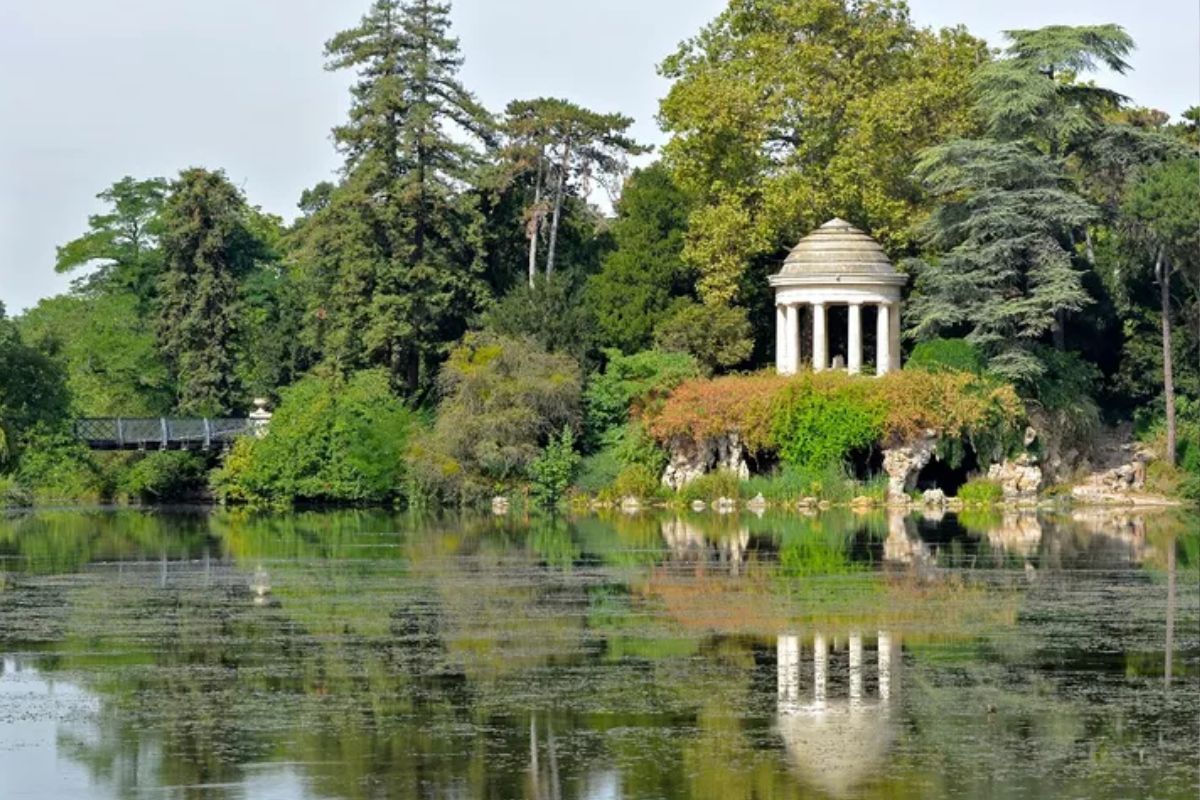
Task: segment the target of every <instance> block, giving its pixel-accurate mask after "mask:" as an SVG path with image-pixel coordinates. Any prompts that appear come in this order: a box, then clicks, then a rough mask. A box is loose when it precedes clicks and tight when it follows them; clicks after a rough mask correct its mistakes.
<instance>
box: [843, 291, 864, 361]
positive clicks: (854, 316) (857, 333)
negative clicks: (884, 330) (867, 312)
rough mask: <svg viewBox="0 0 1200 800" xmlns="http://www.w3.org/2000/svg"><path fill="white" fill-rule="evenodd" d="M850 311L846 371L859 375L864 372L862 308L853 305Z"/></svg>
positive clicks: (856, 304)
mask: <svg viewBox="0 0 1200 800" xmlns="http://www.w3.org/2000/svg"><path fill="white" fill-rule="evenodd" d="M848 311H849V312H850V313H849V315H848V317H849V320H850V323H849V330H848V331H847V335H846V371H847V372H849V373H850V374H851V375H857V374H858V373H860V372H862V306H861V305H859V304H858V303H851V304H850V306H849V308H848Z"/></svg>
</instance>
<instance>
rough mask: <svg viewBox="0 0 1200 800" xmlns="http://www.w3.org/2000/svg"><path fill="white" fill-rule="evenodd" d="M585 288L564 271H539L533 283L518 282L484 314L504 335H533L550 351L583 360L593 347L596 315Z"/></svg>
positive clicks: (489, 327) (491, 328) (491, 327)
mask: <svg viewBox="0 0 1200 800" xmlns="http://www.w3.org/2000/svg"><path fill="white" fill-rule="evenodd" d="M580 295H581V292H580V291H579V290H577V289H574V288H573V287H572V281H571V280H570V279H569V278H568V277H567V276H564V275H561V274H560V275H546V276H542V275H539V276H538V277H537V279H536V280H535V281H534V283H533V285H532V286H526V285H524V284H521V285H519V286H515V287H513V288H512V290H510V291H509V292H508V294H506V295H505V296H504V297H502V298H501V299H500V300H499V301H498V302H497V303H496V304H495V305H494V306H492V308H491V309H489V310H488V312H487V314H486V315H485V316H484V327H485V328H486V329H487V330H489V331H491V332H493V333H496V334H499V335H500V336H508V337H513V338H528V339H531V340H533V341H535V342H537V344H538V345H539V346H540V347H542V348H543V349H545V350H547V351H549V352H558V353H567V354H569V355H570V356H571V357H572V358H574V359H575V360H576V361H578V362H580V363H583V362H584V360H586V359H587V358H588V357H589V355H590V354H591V350H592V343H593V330H594V328H595V318H594V317H593V316H592V313H591V310H590V309H589V308H588V306H587V304H586V303H584V302H582V301H581V299H580Z"/></svg>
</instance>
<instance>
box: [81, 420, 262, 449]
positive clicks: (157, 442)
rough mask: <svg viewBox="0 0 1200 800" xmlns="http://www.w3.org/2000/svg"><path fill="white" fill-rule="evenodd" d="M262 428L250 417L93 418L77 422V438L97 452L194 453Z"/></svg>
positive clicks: (226, 442)
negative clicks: (191, 450)
mask: <svg viewBox="0 0 1200 800" xmlns="http://www.w3.org/2000/svg"><path fill="white" fill-rule="evenodd" d="M258 431H259V425H257V424H256V421H255V420H253V419H246V418H213V419H210V418H207V417H205V418H175V417H92V418H88V419H78V420H76V421H75V437H76V438H77V439H80V440H81V441H83V442H85V443H86V444H87V445H88V446H89V447H91V448H92V449H94V450H150V449H159V450H190V449H206V448H210V447H214V446H216V447H220V446H224V445H225V444H228V443H230V442H232V441H233V440H234V439H236V438H237V437H239V436H246V435H251V434H255V433H257V432H258Z"/></svg>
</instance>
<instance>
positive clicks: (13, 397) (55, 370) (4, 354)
mask: <svg viewBox="0 0 1200 800" xmlns="http://www.w3.org/2000/svg"><path fill="white" fill-rule="evenodd" d="M68 401H69V396H68V394H67V390H66V385H65V381H64V376H63V374H62V371H61V370H60V369H59V367H58V365H57V364H55V363H54V361H53V360H52V359H50V358H49V357H48V356H47V355H46V354H45V353H43V352H41V351H40V350H38V349H37V348H34V347H31V346H29V345H28V344H26V343H25V342H24V341H23V340H22V338H21V334H20V331H19V330H18V329H17V326H16V325H15V324H13V322H12V320H10V319H7V318H6V317H5V315H4V304H3V303H0V469H3V468H6V467H8V466H10V465H11V464H12V461H13V458H14V457H15V455H16V453H17V451H18V448H19V446H20V444H21V443H22V441H23V439H24V435H25V434H26V432H28V431H29V430H31V429H33V428H35V427H36V426H38V425H46V426H53V425H56V424H59V423H61V422H62V421H63V420H65V419H66V416H67V406H68Z"/></svg>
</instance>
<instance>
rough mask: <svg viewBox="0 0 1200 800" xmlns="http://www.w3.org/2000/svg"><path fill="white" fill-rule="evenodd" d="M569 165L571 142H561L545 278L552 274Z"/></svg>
mask: <svg viewBox="0 0 1200 800" xmlns="http://www.w3.org/2000/svg"><path fill="white" fill-rule="evenodd" d="M570 163H571V140H570V139H568V140H567V141H565V142H563V152H562V162H561V163H560V164H559V166H558V186H557V188H556V189H555V190H554V218H553V219H552V220H551V222H550V252H549V253H548V254H547V256H546V277H549V276H551V275H553V274H554V250H555V248H556V247H557V246H558V220H559V217H561V216H562V204H563V186H564V184H565V183H566V181H567V167H568V166H569V165H570Z"/></svg>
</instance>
